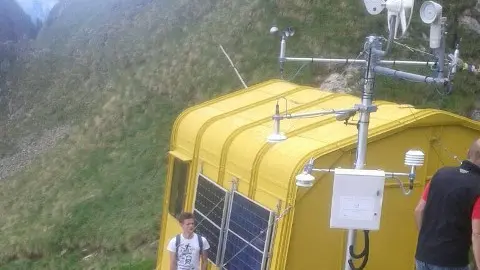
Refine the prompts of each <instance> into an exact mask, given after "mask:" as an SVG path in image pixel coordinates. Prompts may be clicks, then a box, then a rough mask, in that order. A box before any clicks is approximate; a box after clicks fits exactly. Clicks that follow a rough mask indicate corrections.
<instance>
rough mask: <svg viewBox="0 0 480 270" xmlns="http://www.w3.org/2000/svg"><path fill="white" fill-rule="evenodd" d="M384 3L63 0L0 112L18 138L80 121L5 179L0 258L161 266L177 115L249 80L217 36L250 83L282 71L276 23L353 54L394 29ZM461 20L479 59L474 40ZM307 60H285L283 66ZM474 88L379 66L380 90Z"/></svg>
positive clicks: (52, 264)
mask: <svg viewBox="0 0 480 270" xmlns="http://www.w3.org/2000/svg"><path fill="white" fill-rule="evenodd" d="M465 2H466V1H465ZM462 3H463V2H462ZM473 4H474V3H473ZM456 8H460V7H458V6H452V7H450V10H451V11H453V10H455V9H456ZM384 15H385V14H382V15H380V16H377V17H368V16H367V15H366V13H365V11H364V8H363V4H362V3H361V1H347V0H341V1H340V0H324V1H307V0H294V1H292V0H289V1H287V0H242V1H220V0H202V1H201V0H188V1H187V0H175V1H173V0H156V1H154V0H103V1H91V0H70V1H64V2H62V3H61V4H59V5H58V6H57V7H56V8H55V9H54V10H53V11H52V16H51V17H50V20H49V21H48V22H46V23H45V25H46V26H45V28H44V29H42V31H41V32H40V33H39V37H38V40H37V41H36V42H35V44H32V46H33V47H34V48H35V49H36V51H37V53H35V54H33V55H32V56H31V57H30V58H28V59H24V60H22V61H21V62H18V63H17V65H16V66H15V68H14V70H13V71H12V74H11V76H10V79H9V80H10V81H9V82H10V85H11V86H10V88H9V89H8V93H7V101H8V105H9V106H2V107H1V108H0V109H1V110H4V111H3V112H2V113H1V114H0V121H2V123H3V124H4V126H5V130H6V132H4V133H3V134H2V136H3V139H4V140H10V141H14V140H15V138H21V137H22V136H25V135H26V134H36V133H38V132H41V131H42V130H46V129H51V128H53V127H55V126H61V125H68V126H71V127H72V129H71V131H70V135H69V137H68V138H65V139H63V140H62V141H61V142H60V143H59V144H58V145H57V147H55V148H54V149H53V150H51V151H49V152H48V153H46V154H44V155H41V156H40V157H38V158H37V159H36V160H35V161H34V162H33V164H32V165H31V166H29V167H28V168H27V169H25V170H24V171H21V172H19V173H17V174H15V175H14V176H12V177H9V178H7V179H5V180H3V181H1V182H0V198H1V199H0V216H1V217H2V218H1V219H0V229H1V231H2V233H1V234H0V269H152V268H153V266H154V264H155V257H156V248H157V243H156V240H157V239H158V229H159V228H158V224H159V220H160V216H161V212H162V209H161V204H162V193H163V183H164V174H165V166H164V164H165V153H166V151H167V149H168V142H169V136H170V130H171V126H172V123H173V121H174V119H175V117H176V115H178V113H179V112H180V111H181V110H182V109H184V108H185V107H187V106H189V105H192V104H195V103H198V102H201V101H204V100H207V99H210V98H212V97H214V96H217V95H219V94H222V93H226V92H228V91H232V90H235V89H240V88H241V84H240V82H239V81H238V79H237V78H236V77H235V73H234V71H233V70H232V69H231V67H230V66H229V64H228V61H227V60H226V59H225V57H224V56H223V54H222V52H221V50H220V49H219V47H218V44H222V45H223V46H224V48H225V49H226V50H227V52H229V54H230V55H231V57H232V60H233V61H234V62H235V63H236V65H237V68H238V69H239V71H240V73H241V74H242V75H243V76H244V79H245V81H246V82H247V83H248V84H250V85H251V84H254V83H259V82H261V81H264V80H267V79H270V78H276V77H278V65H277V56H278V55H277V53H278V49H279V40H278V39H277V38H274V37H272V36H271V35H269V34H268V31H269V29H270V26H271V25H272V24H273V23H277V24H278V25H280V26H287V25H291V26H293V27H295V28H296V30H297V31H296V35H295V36H294V37H293V38H291V39H290V40H289V42H288V49H287V52H288V54H289V55H293V54H295V55H298V56H312V55H318V56H325V57H327V56H328V57H334V56H345V55H350V56H351V57H355V56H356V55H357V54H358V53H359V51H360V49H361V48H362V45H363V40H364V38H365V36H366V35H367V34H370V33H371V32H377V33H381V34H383V33H384V24H383V22H384V21H385V16H384ZM417 17H418V16H417ZM458 29H459V30H458V33H459V34H461V35H463V36H464V40H463V48H464V50H465V53H464V56H465V57H466V60H471V59H472V58H474V57H475V56H477V55H479V52H478V51H477V49H476V47H475V46H474V44H475V42H476V39H475V38H472V37H473V35H472V34H471V33H470V32H468V31H466V30H463V29H462V28H458ZM412 31H416V33H418V35H414V36H412V37H411V39H410V41H411V42H413V41H419V40H420V39H421V33H422V32H423V33H428V28H426V27H425V26H423V25H422V24H421V23H419V22H418V19H416V20H415V21H414V22H413V25H412ZM405 42H409V41H405ZM424 44H425V45H427V43H424ZM403 52H404V51H403ZM396 54H397V55H404V56H411V57H413V56H416V55H415V54H412V53H410V52H407V53H401V52H400V51H397V52H396ZM298 67H299V65H298V64H287V77H290V76H292V75H293V74H294V73H295V71H296V70H297V68H298ZM341 68H343V67H338V68H337V69H340V70H341ZM332 70H335V69H327V68H325V67H320V66H315V65H310V66H308V67H307V68H305V69H304V70H303V72H302V73H301V74H300V75H299V76H298V77H296V79H295V82H298V83H304V84H311V85H315V83H316V80H318V77H323V76H324V75H325V74H326V73H327V72H330V71H332ZM477 89H478V85H477V83H476V81H475V79H474V78H472V77H468V76H465V75H460V76H458V83H457V89H456V92H455V93H454V94H453V95H452V96H449V97H443V96H439V95H438V93H437V92H436V91H435V89H434V88H432V87H426V86H424V85H418V84H412V83H408V82H401V83H400V82H396V81H390V80H388V81H387V80H385V79H382V78H379V80H378V83H377V95H376V98H382V99H388V100H394V101H398V102H406V103H411V104H415V105H417V106H428V107H440V108H445V109H448V110H451V111H455V112H458V113H465V112H466V111H467V110H468V107H469V106H470V105H471V104H472V102H473V98H472V97H474V96H475V93H476V91H478V90H477ZM13 114H14V115H15V117H14V118H13V120H12V117H11V116H12V115H13ZM9 117H10V120H8V121H7V118H9Z"/></svg>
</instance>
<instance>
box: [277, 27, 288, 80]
mask: <svg viewBox="0 0 480 270" xmlns="http://www.w3.org/2000/svg"><path fill="white" fill-rule="evenodd" d="M286 46H287V41H286V40H285V35H282V41H280V56H279V58H278V61H279V62H280V77H281V78H282V79H283V65H284V64H285V61H286V58H285V50H286Z"/></svg>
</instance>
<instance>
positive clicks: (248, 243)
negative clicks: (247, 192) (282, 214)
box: [220, 190, 275, 270]
mask: <svg viewBox="0 0 480 270" xmlns="http://www.w3.org/2000/svg"><path fill="white" fill-rule="evenodd" d="M235 194H236V195H237V196H241V197H243V198H244V199H246V200H247V201H249V202H250V203H253V204H255V205H257V206H258V207H261V208H262V209H264V210H265V211H267V212H268V213H269V217H268V223H267V227H266V231H265V246H264V248H263V250H259V249H258V248H257V247H255V246H254V245H253V244H251V242H252V241H254V240H255V239H257V238H258V237H259V236H260V235H262V234H263V232H262V233H261V234H259V235H256V236H255V237H254V239H252V240H250V241H248V240H246V239H243V238H242V237H241V236H240V235H238V234H237V233H235V232H233V231H232V230H230V229H229V228H228V229H227V231H226V237H225V240H224V241H225V244H226V243H227V241H228V235H229V234H230V233H232V234H233V235H235V236H236V237H237V238H239V239H240V240H242V241H243V242H245V243H244V244H245V246H244V247H242V248H241V249H240V251H239V252H238V253H241V252H242V251H243V250H245V248H246V247H248V246H250V247H252V248H253V249H255V250H256V251H258V252H259V253H261V254H262V262H261V267H260V269H262V270H263V269H266V268H265V267H266V265H267V259H268V255H269V249H270V246H271V245H270V241H271V236H272V231H273V229H274V228H273V227H274V225H275V224H274V222H275V212H273V211H272V210H270V209H268V208H267V207H265V206H263V205H261V204H260V203H258V202H256V201H254V200H252V199H250V198H248V197H247V196H244V195H242V194H241V193H240V192H238V191H236V190H235V191H232V197H231V204H233V198H234V196H235ZM231 211H232V208H230V209H229V213H231ZM229 219H230V215H229ZM229 221H230V220H228V221H227V222H229ZM264 230H265V229H264ZM264 230H262V231H264ZM225 250H226V249H225ZM236 255H238V254H234V255H233V257H235V256H236ZM233 257H232V258H233ZM224 259H225V258H224V257H223V258H222V262H221V264H220V265H221V267H222V268H223V269H226V268H224V267H225V264H226V263H224V262H223V260H224Z"/></svg>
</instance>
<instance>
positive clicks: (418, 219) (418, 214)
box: [414, 183, 430, 231]
mask: <svg viewBox="0 0 480 270" xmlns="http://www.w3.org/2000/svg"><path fill="white" fill-rule="evenodd" d="M429 190H430V183H428V184H427V185H426V186H425V190H424V191H423V194H422V197H421V198H420V200H419V201H418V204H417V207H415V212H414V215H415V223H417V229H418V230H419V231H420V228H421V227H422V220H423V210H424V209H425V204H426V203H427V197H428V191H429Z"/></svg>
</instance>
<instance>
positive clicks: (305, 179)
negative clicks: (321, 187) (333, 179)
mask: <svg viewBox="0 0 480 270" xmlns="http://www.w3.org/2000/svg"><path fill="white" fill-rule="evenodd" d="M295 180H296V185H297V186H298V187H311V186H313V181H315V177H314V176H313V175H311V174H309V173H308V172H305V171H304V172H302V173H301V174H299V175H297V176H295Z"/></svg>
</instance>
